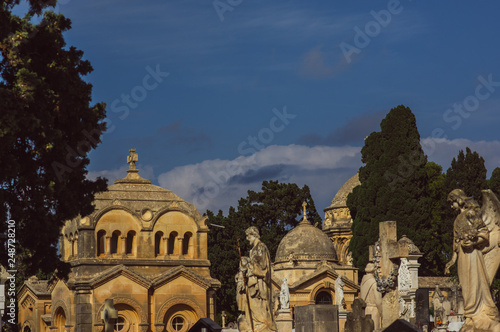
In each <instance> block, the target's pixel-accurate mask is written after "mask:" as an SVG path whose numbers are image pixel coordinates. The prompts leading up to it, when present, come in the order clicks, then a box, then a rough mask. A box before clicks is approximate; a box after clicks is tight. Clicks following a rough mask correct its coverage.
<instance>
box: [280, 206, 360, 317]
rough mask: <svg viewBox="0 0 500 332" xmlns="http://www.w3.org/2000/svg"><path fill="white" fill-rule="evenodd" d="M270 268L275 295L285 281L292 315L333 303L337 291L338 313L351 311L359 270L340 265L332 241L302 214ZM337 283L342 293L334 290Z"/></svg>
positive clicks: (356, 295) (285, 238) (357, 291)
mask: <svg viewBox="0 0 500 332" xmlns="http://www.w3.org/2000/svg"><path fill="white" fill-rule="evenodd" d="M304 210H305V204H304ZM273 268H274V275H273V284H274V288H275V292H277V293H279V290H280V285H281V283H282V281H283V278H286V282H287V284H288V288H289V293H290V299H289V301H290V309H291V312H292V315H293V313H294V307H296V306H303V305H309V304H336V303H335V302H336V298H337V299H338V295H340V294H338V293H339V292H341V293H343V294H342V295H341V296H342V298H343V300H344V301H343V303H342V304H340V306H341V308H340V310H341V311H351V310H352V309H351V306H352V303H353V301H354V299H355V298H356V297H358V296H359V286H358V269H356V268H355V267H353V266H351V265H346V264H340V263H339V259H338V256H337V252H336V250H335V248H334V245H333V243H332V241H331V240H330V239H329V238H328V236H327V235H326V234H325V233H324V232H323V231H321V230H320V229H319V228H317V227H315V226H313V225H311V223H310V222H309V221H308V220H307V217H306V212H305V211H304V217H303V219H302V221H301V222H300V223H299V224H298V225H297V226H296V227H295V228H293V229H292V230H290V231H289V232H288V233H287V234H286V235H285V237H284V238H283V239H282V240H281V242H280V244H279V246H278V249H277V251H276V258H275V262H274V266H273ZM339 278H341V279H340V280H338V279H339ZM339 281H342V282H341V284H343V287H342V290H341V291H340V290H338V289H336V283H338V282H339Z"/></svg>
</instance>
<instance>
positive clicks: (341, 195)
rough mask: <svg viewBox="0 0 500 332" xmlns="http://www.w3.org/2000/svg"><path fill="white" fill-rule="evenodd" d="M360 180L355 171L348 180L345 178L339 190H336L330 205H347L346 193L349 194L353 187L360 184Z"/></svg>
mask: <svg viewBox="0 0 500 332" xmlns="http://www.w3.org/2000/svg"><path fill="white" fill-rule="evenodd" d="M360 184H361V182H359V174H358V173H356V174H355V175H354V176H353V177H351V178H350V179H349V180H347V182H346V183H344V185H343V186H342V187H341V188H340V190H339V191H338V192H337V194H336V195H335V197H334V198H333V200H332V204H331V205H330V206H331V207H342V206H347V203H346V201H347V195H349V194H350V193H351V192H352V190H353V189H354V187H356V186H358V185H360Z"/></svg>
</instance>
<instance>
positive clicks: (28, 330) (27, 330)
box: [23, 326, 31, 332]
mask: <svg viewBox="0 0 500 332" xmlns="http://www.w3.org/2000/svg"><path fill="white" fill-rule="evenodd" d="M23 332H31V329H30V327H29V326H25V327H24V329H23Z"/></svg>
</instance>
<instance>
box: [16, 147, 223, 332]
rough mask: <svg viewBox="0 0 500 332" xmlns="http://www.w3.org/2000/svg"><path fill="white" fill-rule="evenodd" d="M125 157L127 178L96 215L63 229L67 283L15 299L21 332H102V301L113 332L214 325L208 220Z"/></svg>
mask: <svg viewBox="0 0 500 332" xmlns="http://www.w3.org/2000/svg"><path fill="white" fill-rule="evenodd" d="M136 161H137V154H135V150H134V149H131V150H130V155H129V156H128V158H127V162H128V163H129V164H130V167H129V170H128V171H127V173H128V174H127V176H126V177H125V178H123V179H120V180H116V181H115V183H114V184H113V185H111V186H110V187H109V188H108V191H106V192H103V193H100V194H98V195H96V197H95V203H94V204H95V211H94V212H93V213H92V214H91V215H88V216H84V217H77V218H75V219H74V220H70V221H67V222H66V224H65V226H64V227H63V229H62V234H61V240H60V251H61V254H62V256H63V257H62V258H63V260H64V261H67V262H69V263H70V264H71V273H70V275H69V278H68V280H58V279H56V278H52V280H50V281H38V280H36V278H35V277H32V278H30V279H29V280H28V281H26V282H25V284H24V285H23V287H22V288H21V290H20V292H19V293H18V303H19V325H20V326H19V328H20V331H22V332H30V331H31V332H45V331H60V332H73V331H78V332H93V331H103V329H104V325H103V321H102V319H101V313H102V310H103V307H104V302H105V300H106V299H113V301H114V306H115V308H116V309H117V310H118V319H117V321H116V324H115V331H119V332H126V331H128V332H145V331H155V332H161V331H176V332H179V331H181V332H182V331H188V330H189V328H190V327H192V326H193V325H194V324H195V323H196V322H197V321H198V320H199V319H200V318H204V317H209V318H212V319H215V291H216V290H217V289H218V288H219V287H220V282H219V281H218V280H216V279H213V278H211V277H210V262H209V261H208V257H207V233H208V231H209V229H208V227H207V225H206V223H205V222H206V217H203V216H202V215H201V214H200V213H199V211H198V210H197V209H196V207H195V206H194V205H192V204H190V203H188V202H186V201H184V200H183V199H182V198H180V197H179V196H177V195H175V194H174V193H172V192H171V191H169V190H167V189H164V188H161V187H158V186H154V185H152V184H151V181H149V180H146V179H143V178H142V177H140V176H139V174H138V170H137V168H136V166H135V162H136Z"/></svg>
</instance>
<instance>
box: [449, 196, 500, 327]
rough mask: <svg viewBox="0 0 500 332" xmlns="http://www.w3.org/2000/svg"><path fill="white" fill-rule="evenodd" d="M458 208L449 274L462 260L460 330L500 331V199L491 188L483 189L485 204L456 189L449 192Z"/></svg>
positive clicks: (452, 201) (460, 269)
mask: <svg viewBox="0 0 500 332" xmlns="http://www.w3.org/2000/svg"><path fill="white" fill-rule="evenodd" d="M448 201H449V202H450V203H451V205H452V208H453V209H455V210H457V211H458V213H459V214H458V216H457V217H456V219H455V222H454V224H453V256H452V259H451V260H450V262H448V264H446V271H445V272H446V273H449V269H450V267H451V266H452V265H454V264H455V263H456V262H457V261H458V269H457V270H458V279H459V281H460V284H461V286H462V296H463V299H464V316H465V323H464V325H463V327H462V329H461V330H460V331H462V332H468V331H471V332H472V331H500V314H499V312H498V309H497V307H496V306H495V303H494V302H493V299H492V296H491V293H490V286H491V283H492V281H493V277H494V275H495V274H496V272H497V270H498V266H499V264H500V255H499V250H500V249H499V241H498V240H499V233H500V228H499V223H500V202H499V201H498V198H497V197H496V196H495V194H494V193H493V192H492V191H491V190H483V206H482V207H480V206H479V204H478V203H477V202H476V201H475V200H474V199H473V198H472V197H467V196H466V195H465V193H464V191H463V190H461V189H455V190H453V191H452V192H450V194H449V195H448Z"/></svg>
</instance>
